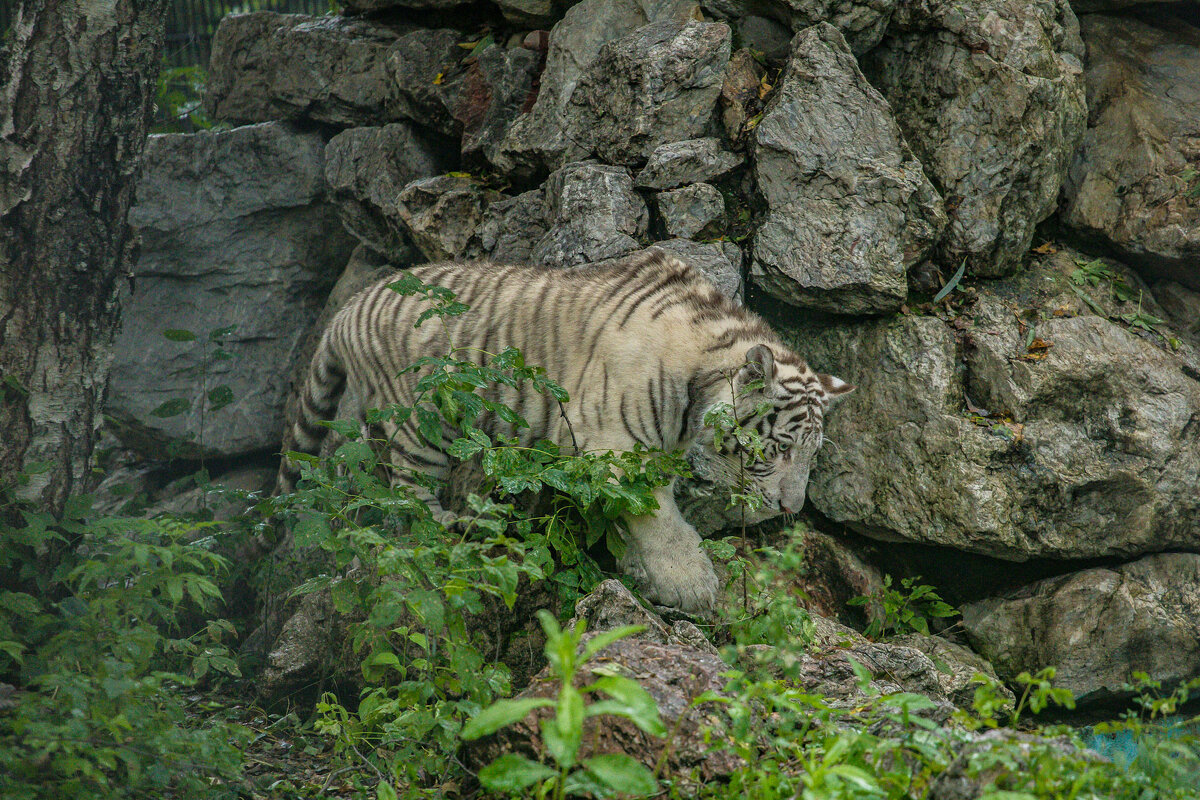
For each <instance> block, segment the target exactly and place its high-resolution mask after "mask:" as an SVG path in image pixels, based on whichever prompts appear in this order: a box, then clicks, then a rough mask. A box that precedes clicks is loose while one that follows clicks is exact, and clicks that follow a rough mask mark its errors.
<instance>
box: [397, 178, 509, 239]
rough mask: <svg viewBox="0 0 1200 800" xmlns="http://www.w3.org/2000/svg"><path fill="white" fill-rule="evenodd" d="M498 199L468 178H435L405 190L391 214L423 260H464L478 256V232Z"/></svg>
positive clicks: (409, 185)
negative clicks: (491, 206)
mask: <svg viewBox="0 0 1200 800" xmlns="http://www.w3.org/2000/svg"><path fill="white" fill-rule="evenodd" d="M501 197H502V195H501V194H500V193H499V192H496V191H493V190H491V189H488V188H487V187H485V186H482V185H480V183H479V182H478V181H475V180H472V179H471V178H469V177H465V176H461V175H455V174H448V175H438V176H435V177H432V178H422V179H421V180H417V181H413V182H412V183H410V184H408V185H407V186H405V187H404V189H402V190H401V192H400V194H399V196H398V197H397V198H396V203H395V212H394V213H395V218H396V219H398V220H399V221H400V223H402V224H403V225H404V226H405V228H406V229H407V232H408V235H409V236H410V237H411V239H412V242H413V244H414V245H416V247H417V249H418V250H420V251H421V255H422V256H424V260H426V261H454V260H465V259H471V258H477V257H478V256H479V255H480V252H481V245H480V243H479V237H478V234H477V231H478V229H479V227H480V226H481V225H482V224H483V220H484V215H485V212H486V210H487V208H488V206H489V205H490V204H491V203H493V202H495V201H497V200H499V199H500V198H501Z"/></svg>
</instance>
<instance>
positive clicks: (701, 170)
mask: <svg viewBox="0 0 1200 800" xmlns="http://www.w3.org/2000/svg"><path fill="white" fill-rule="evenodd" d="M742 161H743V159H742V157H741V156H739V155H737V154H736V153H731V152H729V151H728V150H726V149H724V146H723V145H722V143H721V140H720V139H717V138H715V137H707V138H703V139H688V140H685V141H682V142H669V143H668V144H664V145H662V146H660V147H657V148H655V149H654V152H652V153H651V154H650V157H649V159H647V161H646V166H645V167H643V168H642V171H641V172H639V173H638V175H637V180H636V181H635V184H636V185H637V187H638V188H639V189H678V188H679V187H680V186H686V185H687V184H689V183H700V182H703V181H711V180H713V179H714V178H719V177H721V176H722V175H724V174H726V173H727V172H729V171H730V170H733V169H735V168H737V167H739V166H741V164H742Z"/></svg>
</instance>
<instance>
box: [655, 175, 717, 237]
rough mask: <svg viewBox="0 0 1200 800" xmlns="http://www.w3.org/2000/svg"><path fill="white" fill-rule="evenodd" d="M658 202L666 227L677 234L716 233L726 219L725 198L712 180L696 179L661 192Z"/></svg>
mask: <svg viewBox="0 0 1200 800" xmlns="http://www.w3.org/2000/svg"><path fill="white" fill-rule="evenodd" d="M655 206H656V207H657V208H658V216H659V219H660V220H661V221H662V226H663V229H664V230H665V231H666V232H667V235H668V236H671V237H674V238H679V239H692V238H695V239H699V238H702V237H703V236H705V235H707V236H712V235H714V234H716V233H717V232H719V230H720V228H721V227H722V223H723V222H724V221H725V198H723V197H722V196H721V193H720V192H719V191H717V189H716V187H714V186H713V185H712V184H710V183H693V184H691V185H690V186H684V187H682V188H680V189H672V190H671V191H669V192H659V193H658V196H657V197H655Z"/></svg>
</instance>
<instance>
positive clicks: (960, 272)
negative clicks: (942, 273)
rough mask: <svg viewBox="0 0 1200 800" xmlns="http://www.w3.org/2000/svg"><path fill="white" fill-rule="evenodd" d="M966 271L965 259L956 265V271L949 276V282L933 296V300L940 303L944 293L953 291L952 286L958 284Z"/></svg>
mask: <svg viewBox="0 0 1200 800" xmlns="http://www.w3.org/2000/svg"><path fill="white" fill-rule="evenodd" d="M966 271H967V260H966V259H965V258H964V259H963V262H962V263H961V264H959V265H958V271H957V272H955V273H954V277H952V278H950V282H949V283H947V284H946V285H945V286H943V287H942V290H941V291H940V292H938V293H937V294H935V295H934V296H933V302H935V303H940V302H942V300H943V298H945V297H946V295H948V294H950V293H951V292H952V291H954V287H955V286H958V282H959V281H961V280H962V277H963V275H964V274H965V273H966Z"/></svg>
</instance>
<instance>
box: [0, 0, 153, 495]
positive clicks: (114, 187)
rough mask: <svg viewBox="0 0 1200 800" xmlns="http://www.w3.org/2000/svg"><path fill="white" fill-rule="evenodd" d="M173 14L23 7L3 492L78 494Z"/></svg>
mask: <svg viewBox="0 0 1200 800" xmlns="http://www.w3.org/2000/svg"><path fill="white" fill-rule="evenodd" d="M165 6H166V0H25V2H24V3H23V4H22V6H21V8H20V10H19V11H18V12H17V17H16V21H15V22H14V23H13V26H12V30H11V33H10V41H9V44H8V52H7V63H6V64H3V65H0V69H2V70H3V72H0V82H2V83H3V85H2V86H0V489H2V488H4V487H12V486H14V485H17V484H18V482H19V480H20V476H21V474H22V472H25V471H29V472H32V473H35V474H33V475H31V477H30V480H29V481H28V483H25V484H24V485H23V486H19V488H18V490H17V491H18V494H19V495H20V496H22V497H24V498H26V499H30V500H34V501H36V502H38V503H39V504H41V505H43V506H44V507H46V508H48V509H50V510H52V511H54V512H55V513H56V514H57V513H61V512H62V510H63V505H64V503H65V501H66V499H67V497H68V496H69V495H70V494H72V493H77V492H81V491H85V490H86V489H87V485H88V483H89V474H90V464H89V462H90V459H91V455H92V448H93V447H94V445H95V440H96V428H97V425H98V423H99V414H100V409H101V405H102V402H103V399H104V389H105V384H106V382H107V378H108V365H109V361H110V346H111V344H112V339H113V334H114V333H115V331H116V327H117V324H118V322H119V319H120V308H119V305H118V302H117V290H118V288H119V287H120V284H121V281H122V280H124V279H125V278H126V276H128V275H130V274H131V265H132V258H133V250H134V244H135V243H134V237H133V235H132V233H131V231H130V228H129V226H128V224H127V222H126V217H127V215H128V212H129V206H130V204H131V202H132V199H133V192H134V184H135V179H136V176H137V173H138V168H139V162H140V160H141V155H142V150H143V147H144V146H145V141H146V132H147V129H148V127H149V124H150V118H151V113H152V110H153V102H154V87H155V83H156V80H157V76H158V70H159V66H160V60H161V57H162V46H163V28H164V18H165Z"/></svg>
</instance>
